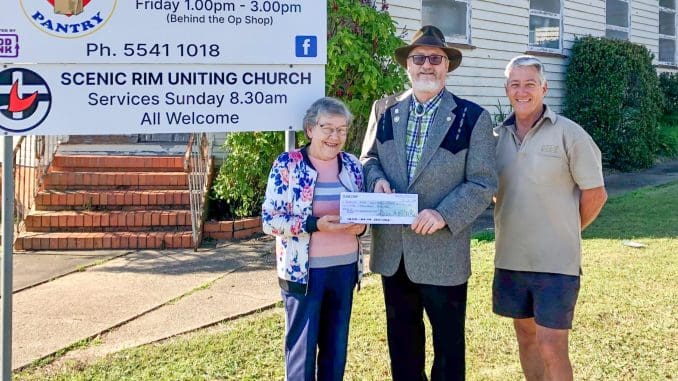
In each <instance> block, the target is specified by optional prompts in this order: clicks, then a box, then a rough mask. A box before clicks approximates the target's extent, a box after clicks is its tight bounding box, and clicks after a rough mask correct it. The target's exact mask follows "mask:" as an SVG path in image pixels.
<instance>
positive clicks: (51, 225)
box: [26, 210, 191, 232]
mask: <svg viewBox="0 0 678 381" xmlns="http://www.w3.org/2000/svg"><path fill="white" fill-rule="evenodd" d="M125 227H130V228H132V227H134V228H137V227H138V228H148V229H152V228H177V227H180V228H182V229H190V228H191V212H190V210H115V211H71V210H64V211H38V212H35V213H31V214H30V215H28V216H27V217H26V229H27V230H29V231H34V232H51V231H59V230H63V229H68V230H69V231H73V229H76V228H82V229H88V228H92V229H101V231H106V228H125ZM96 231H100V230H96Z"/></svg>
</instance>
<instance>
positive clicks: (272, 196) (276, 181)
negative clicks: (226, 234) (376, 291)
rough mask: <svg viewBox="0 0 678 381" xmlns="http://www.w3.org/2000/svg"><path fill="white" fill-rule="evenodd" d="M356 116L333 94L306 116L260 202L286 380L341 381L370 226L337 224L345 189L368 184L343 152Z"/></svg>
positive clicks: (277, 163)
mask: <svg viewBox="0 0 678 381" xmlns="http://www.w3.org/2000/svg"><path fill="white" fill-rule="evenodd" d="M352 119H353V115H351V112H350V111H349V110H348V108H347V107H346V106H345V105H344V104H343V103H342V102H341V101H339V100H337V99H334V98H321V99H319V100H317V101H315V102H314V103H313V104H312V105H311V107H310V108H309V109H308V111H306V115H305V116H304V121H303V123H304V131H305V133H306V136H307V137H308V138H309V139H310V141H311V142H310V143H309V144H308V145H306V146H305V147H303V148H301V149H297V150H293V151H290V152H284V153H282V154H281V155H280V156H279V157H278V158H277V159H276V161H275V162H274V163H273V168H271V173H270V175H269V177H268V185H267V187H266V197H265V199H264V204H263V206H262V224H263V229H264V232H266V233H267V234H272V235H274V236H275V237H276V263H277V270H278V281H279V284H280V287H281V289H282V290H281V294H282V299H283V303H284V306H285V323H286V324H285V325H286V326H285V377H286V379H287V380H295V381H296V380H316V378H317V380H319V381H323V380H342V379H343V375H344V368H345V365H346V348H347V344H348V325H349V319H350V316H351V305H352V303H353V288H354V286H355V285H356V283H357V282H359V281H360V277H361V275H362V254H361V249H360V242H359V239H358V236H359V235H360V234H362V233H363V232H364V231H365V229H366V226H365V225H363V224H353V223H348V224H342V223H340V222H339V197H340V194H341V192H359V191H362V189H363V175H362V167H361V165H360V162H359V161H358V159H357V158H356V157H355V156H353V155H351V154H349V153H346V152H343V151H342V148H343V147H344V144H345V143H346V134H347V132H348V128H349V125H350V124H351V121H352Z"/></svg>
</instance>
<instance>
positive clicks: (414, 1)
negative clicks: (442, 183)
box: [388, 0, 678, 114]
mask: <svg viewBox="0 0 678 381" xmlns="http://www.w3.org/2000/svg"><path fill="white" fill-rule="evenodd" d="M388 3H389V10H388V11H389V13H390V14H391V17H392V18H393V20H394V21H395V22H396V24H397V26H398V29H399V30H404V31H406V36H405V41H408V42H409V41H410V39H411V37H412V35H413V34H414V32H415V31H416V30H417V29H419V28H420V27H421V25H422V24H421V3H422V1H421V0H388ZM605 4H606V2H605V0H564V1H563V2H562V8H563V10H562V33H563V38H562V41H563V42H562V52H561V53H560V54H558V55H555V54H550V55H539V54H538V55H539V57H540V59H542V61H544V63H545V66H546V67H545V69H546V79H547V80H548V83H549V94H548V95H547V97H546V102H547V103H548V104H549V105H550V106H552V107H553V108H554V109H555V110H556V111H560V110H561V108H562V103H563V97H564V90H565V83H564V80H565V71H566V69H567V63H568V61H569V55H570V49H571V47H572V44H573V43H574V40H575V38H576V37H582V36H586V35H591V36H595V37H602V36H605V30H606V21H605ZM470 5H471V23H470V25H471V41H470V46H461V47H459V46H457V47H458V48H459V49H460V50H461V51H462V53H463V55H464V58H463V60H462V64H461V67H460V68H458V69H457V70H455V71H454V72H453V73H452V74H451V75H450V76H449V77H448V89H449V90H450V91H452V92H454V93H455V94H456V95H458V96H461V97H464V98H468V99H470V100H472V101H474V102H477V103H479V104H480V105H482V106H484V107H485V108H487V109H488V111H490V113H493V114H495V113H497V112H498V102H501V104H502V105H503V106H506V105H507V104H508V101H507V100H506V97H505V93H504V87H503V86H504V67H505V66H506V63H507V62H508V61H509V60H510V59H511V58H512V57H514V56H516V55H519V54H525V53H526V52H529V53H530V54H534V52H531V51H530V49H529V47H528V41H529V6H530V2H529V0H515V1H509V0H471V1H470ZM658 9H659V6H658V2H657V0H630V19H631V24H630V25H631V26H630V41H631V42H634V43H638V44H643V45H645V46H646V47H647V48H648V49H650V51H652V53H654V55H655V57H657V56H658V25H659V15H658ZM666 70H670V71H678V68H677V69H665V68H664V69H658V71H666Z"/></svg>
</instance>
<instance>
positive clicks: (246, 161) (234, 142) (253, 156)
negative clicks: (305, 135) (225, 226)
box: [212, 132, 285, 219]
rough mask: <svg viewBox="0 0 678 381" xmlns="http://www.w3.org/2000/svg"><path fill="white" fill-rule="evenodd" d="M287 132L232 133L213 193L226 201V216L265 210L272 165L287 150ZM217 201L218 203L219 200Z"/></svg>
mask: <svg viewBox="0 0 678 381" xmlns="http://www.w3.org/2000/svg"><path fill="white" fill-rule="evenodd" d="M284 142H285V135H284V132H238V133H231V134H228V137H227V138H226V142H225V143H224V146H223V149H224V150H225V151H226V152H227V156H226V159H225V160H224V163H223V164H222V165H221V168H220V169H219V174H218V175H217V178H216V180H214V185H213V186H212V193H213V195H214V196H215V197H216V198H217V199H219V200H223V201H225V203H226V209H227V211H228V213H227V215H226V216H215V215H214V214H213V215H212V216H213V217H215V218H217V219H223V218H224V217H238V218H241V217H247V216H254V215H258V214H259V213H260V212H261V203H262V202H263V200H264V193H265V192H266V180H267V178H268V172H269V171H270V170H271V165H272V164H273V161H274V160H275V158H276V157H278V155H279V154H280V152H282V151H283V149H284ZM213 203H215V204H218V203H219V202H218V201H217V200H213Z"/></svg>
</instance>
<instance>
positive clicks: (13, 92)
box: [0, 64, 325, 135]
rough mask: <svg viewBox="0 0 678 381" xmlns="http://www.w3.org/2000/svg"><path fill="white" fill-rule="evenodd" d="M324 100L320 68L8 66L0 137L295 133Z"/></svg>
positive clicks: (1, 92) (1, 80) (1, 74)
mask: <svg viewBox="0 0 678 381" xmlns="http://www.w3.org/2000/svg"><path fill="white" fill-rule="evenodd" d="M324 93H325V66H324V65H227V66H225V65H190V66H187V65H176V64H175V65H129V64H126V65H125V64H109V65H82V64H71V65H49V64H47V65H27V66H20V65H9V66H8V67H6V68H5V69H2V70H0V131H2V132H3V133H5V134H11V135H87V134H137V133H144V134H153V133H174V132H177V133H178V132H231V131H275V130H299V129H301V127H302V126H301V121H302V118H303V116H304V113H305V111H306V109H308V107H309V106H310V105H311V103H313V101H315V100H316V99H318V98H320V97H322V96H323V95H324Z"/></svg>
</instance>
